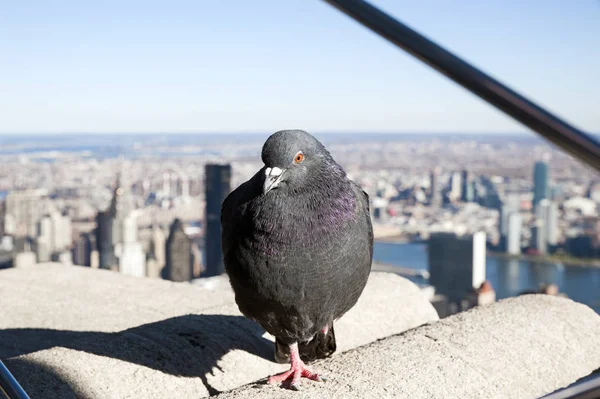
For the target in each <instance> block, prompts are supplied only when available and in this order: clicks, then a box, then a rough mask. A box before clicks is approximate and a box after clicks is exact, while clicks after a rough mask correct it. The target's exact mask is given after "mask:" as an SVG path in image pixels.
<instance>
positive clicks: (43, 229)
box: [36, 215, 53, 263]
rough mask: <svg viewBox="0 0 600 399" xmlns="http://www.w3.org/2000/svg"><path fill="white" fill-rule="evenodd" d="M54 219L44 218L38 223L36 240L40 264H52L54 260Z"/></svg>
mask: <svg viewBox="0 0 600 399" xmlns="http://www.w3.org/2000/svg"><path fill="white" fill-rule="evenodd" d="M52 242H53V239H52V219H51V218H50V216H48V215H46V216H43V217H42V218H41V219H40V221H39V223H38V234H37V239H36V255H37V261H38V263H42V262H50V260H51V259H52V252H53V246H52Z"/></svg>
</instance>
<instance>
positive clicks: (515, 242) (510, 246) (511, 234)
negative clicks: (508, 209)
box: [506, 212, 523, 255]
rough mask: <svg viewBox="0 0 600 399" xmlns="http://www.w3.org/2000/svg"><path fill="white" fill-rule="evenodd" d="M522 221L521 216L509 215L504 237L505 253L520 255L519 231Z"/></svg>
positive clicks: (517, 214)
mask: <svg viewBox="0 0 600 399" xmlns="http://www.w3.org/2000/svg"><path fill="white" fill-rule="evenodd" d="M522 225H523V220H522V217H521V214H520V213H518V212H516V213H511V214H510V215H509V217H508V232H507V235H506V252H508V253H509V254H511V255H518V254H520V253H521V230H522Z"/></svg>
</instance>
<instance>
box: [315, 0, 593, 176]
mask: <svg viewBox="0 0 600 399" xmlns="http://www.w3.org/2000/svg"><path fill="white" fill-rule="evenodd" d="M325 1H326V2H327V3H329V4H331V5H333V6H334V7H336V8H338V9H339V10H341V11H342V12H344V13H345V14H347V15H348V16H350V17H352V18H354V19H355V20H356V21H358V22H360V23H361V24H363V25H364V26H366V27H367V28H369V29H371V30H372V31H374V32H375V33H377V34H378V35H380V36H382V37H384V38H386V39H387V40H389V41H390V42H392V43H394V44H395V45H396V46H398V47H400V48H402V49H403V50H405V51H407V52H408V53H410V54H412V55H413V56H415V57H417V58H418V59H420V60H421V61H423V62H424V63H426V64H427V65H429V66H430V67H432V68H434V69H436V70H437V71H438V72H441V73H442V74H444V75H446V76H447V77H448V78H450V79H452V80H454V81H455V82H456V83H458V84H460V85H461V86H463V87H464V88H466V89H468V90H469V91H471V92H472V93H474V94H476V95H477V96H479V97H481V98H482V99H484V100H485V101H487V102H488V103H490V104H492V105H493V106H495V107H496V108H498V109H500V110H501V111H503V112H505V113H506V114H508V115H509V116H511V117H512V118H514V119H516V120H517V121H519V122H521V123H522V124H524V125H525V126H527V127H529V128H530V129H532V130H533V131H535V132H537V133H539V134H540V135H541V136H543V137H545V138H546V139H547V140H548V141H550V142H551V143H553V144H555V145H556V146H558V147H560V148H561V149H563V150H564V151H566V152H567V153H569V154H570V155H572V156H573V157H575V158H578V159H580V160H582V161H583V162H585V163H586V164H588V165H589V166H591V167H593V168H594V169H596V170H597V171H600V143H598V141H596V140H595V139H594V138H592V137H591V136H590V135H588V134H586V133H584V132H583V131H581V130H579V129H577V128H575V127H573V126H571V125H570V124H568V123H566V122H565V121H563V120H561V119H560V118H558V117H556V116H555V115H553V114H551V113H550V112H548V111H546V110H544V109H543V108H541V107H540V106H538V105H536V104H534V103H533V102H531V101H530V100H528V99H526V98H525V97H523V96H521V95H520V94H518V93H516V92H515V91H513V90H511V89H509V88H508V87H506V86H505V85H503V84H502V83H500V82H498V81H497V80H495V79H493V78H492V77H490V76H488V75H486V74H485V73H483V72H482V71H480V70H479V69H477V68H475V67H474V66H472V65H470V64H468V63H467V62H465V61H463V60H462V59H460V58H459V57H457V56H455V55H454V54H452V53H450V52H449V51H447V50H445V49H444V48H442V47H440V46H439V45H437V44H435V43H434V42H432V41H431V40H429V39H427V38H425V37H424V36H422V35H420V34H419V33H417V32H415V31H414V30H412V29H411V28H409V27H407V26H406V25H404V24H402V23H401V22H399V21H397V20H396V19H394V18H392V17H391V16H389V15H387V14H386V13H384V12H383V11H381V10H379V9H378V8H376V7H374V6H372V5H371V4H369V3H368V2H366V1H363V0H325Z"/></svg>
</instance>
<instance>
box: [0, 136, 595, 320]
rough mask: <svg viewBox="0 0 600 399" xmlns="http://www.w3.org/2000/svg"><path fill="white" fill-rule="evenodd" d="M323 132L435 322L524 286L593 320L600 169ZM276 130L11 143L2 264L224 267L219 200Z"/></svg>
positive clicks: (153, 272) (512, 151) (0, 160)
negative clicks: (580, 307)
mask: <svg viewBox="0 0 600 399" xmlns="http://www.w3.org/2000/svg"><path fill="white" fill-rule="evenodd" d="M317 136H318V137H319V138H320V139H321V140H322V141H323V142H324V143H325V145H326V146H327V147H328V148H329V149H330V151H331V152H332V154H333V156H334V157H335V159H337V160H338V161H339V162H340V164H341V165H342V166H343V167H344V168H345V169H346V171H347V173H348V174H349V176H350V177H351V178H352V179H353V180H355V181H356V182H358V183H359V184H360V185H361V186H362V187H363V188H364V189H365V190H366V191H367V193H368V194H369V196H370V199H371V209H372V219H373V224H374V229H375V236H376V240H377V242H376V244H375V255H374V259H375V268H376V269H379V270H389V271H393V272H396V273H399V274H402V275H404V276H407V277H409V278H411V279H412V280H413V281H415V282H417V283H418V284H420V285H421V286H422V287H423V290H424V291H425V292H427V293H428V295H430V297H431V300H432V301H434V302H435V304H436V305H437V308H438V311H439V312H440V313H441V314H449V313H454V312H456V311H458V310H462V309H466V308H469V307H471V306H473V305H474V304H477V303H481V302H485V301H493V300H495V299H499V298H504V297H509V296H514V295H519V294H522V293H526V292H545V293H549V294H557V293H562V294H566V295H567V296H569V297H571V298H573V299H575V300H578V301H581V302H583V303H586V304H588V305H589V306H591V307H593V308H594V309H595V310H596V311H600V290H599V289H598V288H599V287H600V217H599V214H598V206H599V204H600V178H599V176H598V175H597V173H595V172H593V171H591V170H589V169H587V168H585V167H583V166H582V165H581V164H580V163H578V162H576V161H574V160H573V159H571V158H570V157H568V156H566V155H564V154H563V153H561V152H560V151H557V150H555V149H554V148H552V147H550V146H549V145H548V144H546V143H545V142H543V141H541V140H539V139H537V138H534V137H530V136H526V135H503V136H494V135H486V136H483V137H482V136H475V135H467V134H463V135H432V134H415V135H410V134H403V135H393V134H386V135H377V134H351V135H344V134H322V135H318V134H317ZM267 137H268V134H267V133H265V134H244V135H234V134H220V135H189V134H188V135H173V134H165V135H119V136H101V135H98V136H94V135H88V136H52V137H50V136H4V137H2V138H0V146H1V149H0V201H1V207H0V221H1V223H0V236H1V244H0V265H1V267H3V268H8V267H24V266H27V265H31V264H36V263H44V262H61V263H66V264H73V265H79V266H86V267H92V268H101V269H110V270H114V271H115V272H120V273H123V274H127V275H133V276H139V277H151V278H163V279H168V280H173V281H194V280H196V279H198V278H201V277H205V276H214V275H218V274H221V273H223V267H222V260H221V250H220V208H221V203H222V200H223V199H224V198H225V196H226V195H227V194H228V193H229V192H230V191H231V190H232V189H234V188H235V187H237V185H239V184H240V183H242V182H244V181H245V180H247V179H249V178H250V177H251V176H252V175H253V174H254V173H256V171H257V170H258V169H260V168H261V167H262V162H261V161H260V150H261V147H262V144H263V142H264V140H265V139H266V138H267ZM0 277H1V276H0Z"/></svg>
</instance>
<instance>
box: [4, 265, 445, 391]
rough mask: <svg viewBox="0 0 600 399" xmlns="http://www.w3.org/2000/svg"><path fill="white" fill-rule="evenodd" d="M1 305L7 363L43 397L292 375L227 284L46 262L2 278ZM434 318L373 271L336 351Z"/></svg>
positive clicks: (405, 286) (409, 288) (194, 387)
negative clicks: (243, 313)
mask: <svg viewBox="0 0 600 399" xmlns="http://www.w3.org/2000/svg"><path fill="white" fill-rule="evenodd" d="M25 293H26V294H25ZM24 294H25V295H24ZM0 298H1V299H0V301H1V305H2V308H3V309H6V310H7V311H6V314H5V315H4V316H5V317H3V318H2V319H0V358H2V359H6V358H9V359H8V360H6V364H7V366H8V367H9V369H10V370H11V371H12V372H13V373H14V374H15V376H16V378H17V379H18V380H19V381H20V382H21V383H22V384H23V386H24V388H25V389H26V390H27V391H28V392H29V393H30V394H31V396H32V397H35V398H46V397H48V398H57V397H60V398H63V397H64V398H68V397H80V398H128V397H131V398H142V397H143V398H169V397H182V398H183V397H203V396H207V395H210V394H216V393H218V392H223V391H225V390H229V389H233V388H236V387H239V386H241V385H243V384H248V383H250V382H252V381H255V380H257V379H260V378H263V377H266V376H268V375H269V374H273V373H276V372H279V371H283V370H285V369H286V367H287V366H285V365H279V364H275V363H274V362H273V361H272V359H273V343H272V337H270V336H268V335H267V334H265V333H264V332H263V330H262V329H261V328H260V327H259V326H258V325H256V324H255V323H253V322H251V321H249V320H247V319H245V318H244V317H242V316H241V315H240V313H239V311H238V310H237V306H236V305H235V303H234V299H233V293H232V292H231V289H230V287H229V284H228V282H227V280H226V278H223V277H221V278H214V279H208V280H204V281H202V283H201V284H187V283H171V282H166V281H162V280H151V279H139V278H134V277H126V276H123V275H120V274H118V273H113V272H107V271H101V270H91V269H87V268H81V267H75V266H61V265H55V264H45V265H37V266H35V267H34V268H29V269H19V270H17V269H13V270H4V271H1V272H0ZM435 320H437V314H436V312H435V310H434V309H433V307H432V306H431V304H430V303H429V302H428V301H427V300H426V299H425V297H424V296H423V294H422V293H421V292H420V290H419V289H418V287H416V286H415V285H414V284H412V283H411V282H409V281H408V280H406V279H403V278H401V277H398V276H396V275H393V274H387V273H373V274H372V275H371V277H370V279H369V283H368V284H367V288H366V289H365V292H364V294H363V296H362V297H361V299H360V300H359V303H358V304H357V305H356V306H355V307H354V308H353V309H352V310H351V311H350V312H348V314H347V315H345V316H344V317H343V318H342V319H341V320H339V322H338V323H337V324H336V336H337V338H338V343H339V345H338V348H339V352H340V353H341V352H343V351H345V350H348V349H352V348H355V347H357V346H359V345H364V344H367V343H369V342H372V341H374V340H376V339H378V338H382V337H386V336H389V335H392V334H397V333H400V332H402V331H405V330H407V329H410V328H413V327H416V326H419V325H422V324H425V323H428V322H432V321H435Z"/></svg>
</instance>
